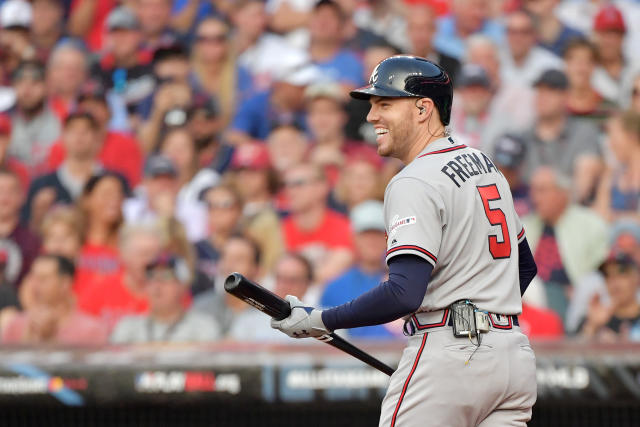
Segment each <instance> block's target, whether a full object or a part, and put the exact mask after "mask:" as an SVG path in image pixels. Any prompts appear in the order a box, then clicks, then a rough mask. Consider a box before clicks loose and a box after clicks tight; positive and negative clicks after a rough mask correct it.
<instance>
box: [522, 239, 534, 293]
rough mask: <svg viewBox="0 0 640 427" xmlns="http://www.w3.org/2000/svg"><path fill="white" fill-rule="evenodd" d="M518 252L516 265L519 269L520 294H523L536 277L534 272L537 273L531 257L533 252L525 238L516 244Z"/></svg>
mask: <svg viewBox="0 0 640 427" xmlns="http://www.w3.org/2000/svg"><path fill="white" fill-rule="evenodd" d="M518 254H519V263H518V267H519V270H520V272H519V274H520V295H524V292H525V291H526V290H527V287H528V286H529V283H531V281H532V280H533V278H534V277H536V274H538V267H537V266H536V262H535V260H534V259H533V254H532V253H531V249H530V248H529V242H527V239H526V238H525V239H524V240H523V241H522V242H520V243H519V244H518Z"/></svg>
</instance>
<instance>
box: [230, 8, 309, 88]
mask: <svg viewBox="0 0 640 427" xmlns="http://www.w3.org/2000/svg"><path fill="white" fill-rule="evenodd" d="M234 3H235V4H234V7H233V9H232V12H231V20H232V22H233V26H234V36H233V47H234V50H235V51H236V52H238V64H240V65H241V66H242V67H244V68H245V69H247V70H248V71H249V73H251V76H252V80H253V85H254V87H255V89H256V90H257V91H265V90H268V89H269V88H270V87H271V85H272V84H273V81H274V79H275V78H276V75H278V74H279V72H280V67H281V66H282V63H283V62H284V63H288V62H289V61H290V60H291V58H300V57H302V58H305V57H306V56H307V54H306V52H304V51H303V50H302V49H300V48H296V47H294V46H292V45H291V44H289V43H288V42H287V41H286V40H285V39H284V38H283V37H281V36H279V35H276V34H274V33H271V32H267V31H266V30H267V19H268V17H267V14H266V11H265V3H264V2H263V1H262V0H242V1H236V2H234ZM309 3H311V2H309ZM283 59H284V60H283Z"/></svg>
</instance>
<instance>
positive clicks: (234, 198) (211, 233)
mask: <svg viewBox="0 0 640 427" xmlns="http://www.w3.org/2000/svg"><path fill="white" fill-rule="evenodd" d="M202 200H203V201H204V202H205V204H206V206H207V210H208V217H207V226H208V234H207V237H206V238H205V239H203V240H200V241H199V242H196V244H195V249H196V255H197V259H198V260H197V266H198V270H199V271H201V272H203V273H204V274H206V275H207V277H209V279H210V280H212V281H215V280H216V279H217V278H218V270H219V268H218V264H219V261H220V254H221V253H222V251H223V249H224V247H225V246H226V244H227V242H228V241H229V239H230V238H231V237H232V236H233V235H235V234H236V233H237V232H239V231H240V225H239V222H240V218H241V215H242V199H241V197H240V194H239V193H238V191H237V190H236V189H235V187H234V186H230V185H218V186H216V187H212V188H210V189H208V190H206V191H205V192H204V193H203V194H202Z"/></svg>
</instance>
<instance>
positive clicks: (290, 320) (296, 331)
mask: <svg viewBox="0 0 640 427" xmlns="http://www.w3.org/2000/svg"><path fill="white" fill-rule="evenodd" d="M285 300H287V301H288V302H289V306H290V307H291V314H290V315H289V317H287V318H285V319H282V320H275V319H271V327H272V328H274V329H278V330H280V331H282V332H284V333H285V334H287V335H289V336H290V337H292V338H307V337H320V336H322V335H326V334H328V333H330V331H329V330H327V328H326V327H325V326H324V323H322V310H318V309H315V308H313V307H307V306H305V305H304V304H303V303H302V301H300V300H299V299H298V298H297V297H294V296H293V295H287V296H286V297H285Z"/></svg>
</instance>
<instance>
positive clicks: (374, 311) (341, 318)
mask: <svg viewBox="0 0 640 427" xmlns="http://www.w3.org/2000/svg"><path fill="white" fill-rule="evenodd" d="M431 270H433V266H432V265H431V264H430V263H428V262H427V261H425V260H424V259H422V258H420V257H417V256H415V255H399V256H396V257H393V258H392V259H391V260H390V262H389V280H387V281H386V282H384V283H381V284H380V285H378V286H376V287H375V288H373V289H371V290H370V291H369V292H366V293H364V294H363V295H361V296H359V297H358V298H356V299H355V300H353V301H350V302H348V303H346V304H343V305H340V306H338V307H334V308H330V309H328V310H324V311H323V312H322V322H323V323H324V324H325V326H326V327H327V329H329V330H332V331H333V330H336V329H345V328H357V327H360V326H371V325H379V324H382V323H387V322H390V321H392V320H396V319H398V318H400V317H402V316H406V315H407V314H410V313H413V312H414V311H416V310H417V309H418V308H419V307H420V304H421V303H422V299H423V298H424V294H425V292H426V291H427V284H428V283H429V278H430V277H431Z"/></svg>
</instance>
